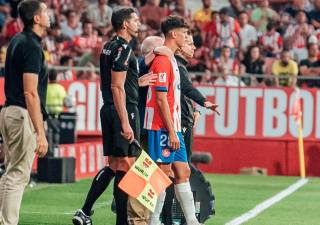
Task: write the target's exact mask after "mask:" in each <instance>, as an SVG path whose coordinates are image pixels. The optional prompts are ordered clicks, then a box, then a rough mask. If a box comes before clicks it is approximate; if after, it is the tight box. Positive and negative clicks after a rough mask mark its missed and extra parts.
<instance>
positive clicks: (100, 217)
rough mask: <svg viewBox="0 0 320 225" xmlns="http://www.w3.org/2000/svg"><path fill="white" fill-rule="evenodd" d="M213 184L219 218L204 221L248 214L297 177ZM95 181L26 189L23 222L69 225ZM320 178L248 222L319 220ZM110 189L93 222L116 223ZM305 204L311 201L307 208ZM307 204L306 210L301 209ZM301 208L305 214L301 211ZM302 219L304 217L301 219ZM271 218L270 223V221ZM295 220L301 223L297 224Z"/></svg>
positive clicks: (217, 179)
mask: <svg viewBox="0 0 320 225" xmlns="http://www.w3.org/2000/svg"><path fill="white" fill-rule="evenodd" d="M206 178H207V179H208V180H209V181H210V182H211V184H212V186H213V191H214V194H215V196H216V216H215V217H213V218H211V219H210V220H208V221H207V222H206V225H223V224H225V223H226V222H228V221H230V220H231V219H233V218H235V217H237V216H240V215H241V214H243V213H245V212H247V211H248V210H250V209H251V208H253V207H254V206H255V205H257V204H259V203H260V202H262V201H264V200H265V199H267V198H270V197H271V196H273V195H275V194H276V193H278V192H280V191H281V190H283V189H285V188H286V187H288V186H289V185H290V184H292V183H294V182H295V181H296V180H297V179H298V178H296V177H256V176H241V175H212V174H210V175H209V174H207V175H206ZM90 183H91V180H82V181H79V182H77V183H74V184H63V185H56V184H54V185H48V184H40V185H38V186H36V187H35V188H28V189H27V191H26V193H25V195H24V199H23V203H22V208H21V216H20V223H19V224H20V225H49V224H50V225H70V224H71V218H72V214H73V212H74V211H75V210H76V209H78V208H79V207H80V206H81V205H82V203H83V200H84V198H85V195H86V192H87V191H88V188H89V186H90ZM319 184H320V179H313V180H312V181H311V182H310V184H307V185H306V186H305V187H303V188H302V189H301V190H299V191H298V192H296V193H294V194H293V195H292V196H289V197H288V199H284V200H283V202H280V203H279V204H276V205H274V206H273V207H271V208H270V209H268V210H267V211H266V212H264V213H262V214H261V216H260V215H259V216H258V217H256V218H254V219H252V220H250V221H249V222H248V223H246V224H247V225H249V224H250V225H260V224H261V225H270V224H272V225H278V224H279V225H282V224H283V225H284V224H286V225H300V224H301V225H302V224H308V225H309V224H310V225H313V224H315V225H316V224H317V223H315V222H316V221H317V222H319V221H320V220H319V216H318V210H317V209H319V206H320V201H319V199H320V198H319V197H320V193H319V188H318V187H319ZM111 200H112V188H108V190H107V191H106V192H105V193H104V194H103V196H102V197H101V198H100V199H99V200H98V202H97V204H96V205H95V206H96V207H98V208H97V209H95V213H94V215H93V217H92V218H93V222H94V225H113V224H114V223H115V222H114V221H115V216H114V214H113V213H112V212H111V210H110V204H111ZM303 203H308V204H307V207H304V208H303V205H304V204H303ZM302 208H303V209H302ZM302 210H303V214H304V215H303V217H301V215H300V213H298V212H302ZM300 217H301V218H300ZM271 221H272V222H271ZM294 221H297V223H293V222H294Z"/></svg>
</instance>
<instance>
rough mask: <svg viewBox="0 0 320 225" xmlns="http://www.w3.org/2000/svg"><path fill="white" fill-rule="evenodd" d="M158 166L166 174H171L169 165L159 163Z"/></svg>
mask: <svg viewBox="0 0 320 225" xmlns="http://www.w3.org/2000/svg"><path fill="white" fill-rule="evenodd" d="M159 167H160V169H161V170H162V171H163V172H164V173H165V174H166V175H167V176H170V175H171V173H172V171H171V166H170V165H167V164H160V165H159Z"/></svg>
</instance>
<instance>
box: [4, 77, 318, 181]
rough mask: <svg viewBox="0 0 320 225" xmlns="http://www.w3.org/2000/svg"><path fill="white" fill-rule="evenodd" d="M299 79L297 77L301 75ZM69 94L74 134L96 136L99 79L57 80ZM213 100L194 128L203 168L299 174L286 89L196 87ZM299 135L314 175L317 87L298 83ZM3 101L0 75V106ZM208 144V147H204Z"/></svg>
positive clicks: (309, 172)
mask: <svg viewBox="0 0 320 225" xmlns="http://www.w3.org/2000/svg"><path fill="white" fill-rule="evenodd" d="M302 78H303V77H302ZM61 84H63V85H64V87H65V88H66V90H67V93H68V94H69V95H71V96H73V98H74V101H75V104H76V106H75V108H74V109H71V110H74V111H75V112H76V113H77V134H78V136H79V137H80V139H81V138H89V137H96V138H97V139H100V135H101V127H100V118H99V109H100V107H101V106H102V98H101V94H100V87H99V82H88V81H74V82H61ZM198 89H199V90H200V91H201V92H202V93H203V94H204V95H205V96H207V98H208V99H210V100H212V101H214V102H216V103H217V104H219V110H220V111H221V113H222V115H221V116H215V115H213V114H212V112H210V111H209V110H207V109H203V108H200V107H199V110H200V111H201V112H202V115H201V118H200V121H199V124H198V126H197V127H196V128H195V144H194V149H195V150H197V151H208V152H210V153H212V155H213V157H214V159H215V161H214V164H208V165H200V167H199V168H200V169H202V170H204V171H206V172H218V173H239V170H240V168H242V167H254V166H257V167H263V168H267V169H268V173H269V174H270V175H275V174H277V175H299V161H298V144H297V128H296V124H295V122H294V119H293V116H292V115H291V108H292V107H293V103H294V99H295V93H294V90H293V89H292V88H273V87H222V86H221V87H218V86H210V85H207V86H203V85H202V86H198ZM301 97H302V111H303V135H304V140H305V156H306V159H305V161H306V169H307V175H309V176H310V175H311V176H320V164H319V163H318V162H319V161H320V144H319V143H318V142H319V138H320V90H318V89H316V88H302V89H301ZM3 102H4V94H3V79H2V78H0V105H1V104H2V103H3ZM208 146H210V148H208Z"/></svg>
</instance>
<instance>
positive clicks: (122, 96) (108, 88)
mask: <svg viewBox="0 0 320 225" xmlns="http://www.w3.org/2000/svg"><path fill="white" fill-rule="evenodd" d="M111 22H112V26H113V29H114V31H115V32H116V34H117V35H116V36H115V37H114V38H113V39H112V40H111V41H110V42H108V43H106V44H105V45H104V47H103V49H102V52H101V55H100V73H101V91H102V97H103V102H104V105H103V106H102V108H101V110H100V117H101V127H102V138H103V148H104V155H105V156H108V158H109V165H108V166H106V167H104V168H103V169H102V170H100V171H99V173H98V174H97V175H96V177H95V178H94V180H93V182H92V185H91V188H90V190H89V193H88V195H87V198H86V201H85V204H84V206H83V207H82V209H80V210H78V211H77V212H76V214H75V215H74V217H73V220H72V221H73V223H74V224H76V225H78V224H79V225H80V224H81V225H84V224H85V225H91V224H92V221H91V218H90V215H92V213H91V209H92V206H93V204H94V202H95V201H96V200H97V199H98V197H99V196H100V195H101V194H102V193H103V192H104V191H105V189H106V188H107V186H108V185H109V183H110V182H111V180H112V179H113V178H115V180H114V191H113V194H114V198H115V201H116V210H117V219H116V225H126V224H128V222H127V201H128V195H127V194H126V193H124V192H123V191H122V190H121V189H120V188H119V187H118V184H119V182H120V180H121V179H122V178H123V177H124V175H125V174H126V172H127V171H128V170H129V168H130V167H131V166H132V165H133V163H134V161H135V158H136V156H137V155H138V151H137V149H136V147H135V146H134V145H131V144H130V143H131V142H132V141H133V140H134V139H137V140H138V141H139V139H140V119H139V112H138V107H137V105H138V98H139V95H138V89H139V86H147V85H152V83H154V82H155V80H156V75H153V74H152V73H148V74H146V75H144V76H142V77H140V78H139V76H138V73H139V67H138V62H137V59H136V57H135V55H134V53H133V51H132V49H131V47H130V41H131V40H132V38H135V37H137V35H138V30H139V26H140V21H139V17H138V16H137V14H136V12H135V11H134V9H132V8H120V9H118V10H116V11H114V12H113V14H112V18H111Z"/></svg>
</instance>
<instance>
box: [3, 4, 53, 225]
mask: <svg viewBox="0 0 320 225" xmlns="http://www.w3.org/2000/svg"><path fill="white" fill-rule="evenodd" d="M18 11H19V15H20V18H21V20H22V22H23V23H24V31H23V32H22V33H19V34H17V35H16V36H14V37H13V38H12V40H11V42H10V44H9V47H8V50H7V55H6V57H7V58H6V63H5V95H6V103H5V107H4V108H3V109H2V110H1V114H0V131H1V134H2V136H3V139H4V145H5V149H6V150H5V157H6V159H7V161H6V172H5V174H4V175H3V176H2V177H1V180H0V224H2V225H16V224H18V221H19V209H20V205H21V200H22V195H23V191H24V188H25V186H26V185H27V184H28V181H29V178H30V172H31V167H32V163H33V159H34V155H35V153H37V154H38V156H39V157H43V156H44V155H45V154H46V153H47V150H48V142H47V140H46V137H45V131H44V126H43V121H44V120H45V119H46V116H47V113H46V111H45V105H46V104H45V103H46V102H45V100H46V91H47V82H48V79H47V72H46V66H45V60H44V54H43V51H42V47H41V37H42V36H43V35H44V34H45V30H46V28H48V27H49V26H50V20H49V16H48V12H47V6H46V5H45V4H44V3H41V2H40V1H36V0H26V1H23V2H21V3H20V4H19V7H18Z"/></svg>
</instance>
